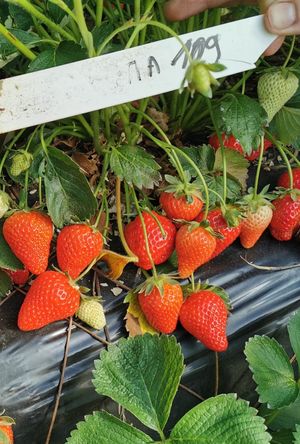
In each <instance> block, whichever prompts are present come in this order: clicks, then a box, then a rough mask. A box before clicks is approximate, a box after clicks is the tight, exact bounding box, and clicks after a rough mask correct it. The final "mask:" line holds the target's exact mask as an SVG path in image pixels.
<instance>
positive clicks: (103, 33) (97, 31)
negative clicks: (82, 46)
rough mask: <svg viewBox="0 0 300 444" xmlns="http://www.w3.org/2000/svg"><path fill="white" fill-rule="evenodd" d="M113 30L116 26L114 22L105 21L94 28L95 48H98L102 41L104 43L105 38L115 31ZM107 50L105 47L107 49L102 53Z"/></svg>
mask: <svg viewBox="0 0 300 444" xmlns="http://www.w3.org/2000/svg"><path fill="white" fill-rule="evenodd" d="M113 30H114V27H113V25H112V23H109V22H104V23H102V24H101V25H100V26H99V27H96V28H94V29H93V30H92V36H93V42H94V46H95V48H98V47H99V46H100V45H101V43H103V42H104V40H105V39H106V38H107V37H108V36H109V35H110V34H111V33H112V32H113ZM108 46H109V45H108ZM105 52H107V48H105V51H104V52H103V53H102V54H105ZM108 52H109V51H108Z"/></svg>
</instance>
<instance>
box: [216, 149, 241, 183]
mask: <svg viewBox="0 0 300 444" xmlns="http://www.w3.org/2000/svg"><path fill="white" fill-rule="evenodd" d="M224 153H225V158H226V170H227V174H229V175H230V176H232V177H233V178H234V179H237V180H238V181H239V183H240V185H241V187H242V189H243V190H245V189H246V187H247V178H248V166H249V162H248V160H247V159H245V157H243V156H242V155H241V154H240V153H239V152H237V151H234V150H231V149H230V148H224ZM214 170H216V171H223V159H222V150H220V149H219V150H217V152H216V160H215V165H214Z"/></svg>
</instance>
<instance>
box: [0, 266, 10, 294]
mask: <svg viewBox="0 0 300 444" xmlns="http://www.w3.org/2000/svg"><path fill="white" fill-rule="evenodd" d="M11 289H12V280H11V278H10V277H9V276H8V274H7V273H5V271H2V270H0V298H1V297H3V296H6V295H7V293H8V292H9V291H10V290H11Z"/></svg>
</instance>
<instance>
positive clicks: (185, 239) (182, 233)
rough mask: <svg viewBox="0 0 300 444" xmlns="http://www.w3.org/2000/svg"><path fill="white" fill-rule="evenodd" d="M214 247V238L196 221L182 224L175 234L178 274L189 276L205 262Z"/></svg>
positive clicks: (183, 276)
mask: <svg viewBox="0 0 300 444" xmlns="http://www.w3.org/2000/svg"><path fill="white" fill-rule="evenodd" d="M215 248H216V239H215V237H214V236H213V235H212V234H210V233H209V231H208V230H207V229H206V228H203V227H201V226H200V225H199V224H198V223H195V222H192V223H190V224H186V225H182V226H181V227H180V228H179V230H178V232H177V235H176V241H175V249H176V252H177V256H178V272H179V276H180V277H181V278H182V279H184V278H187V277H189V276H190V275H191V274H192V273H193V272H194V271H195V270H196V269H197V268H198V267H200V265H203V264H204V263H205V262H207V261H208V260H209V259H210V258H211V255H212V254H213V252H214V250H215Z"/></svg>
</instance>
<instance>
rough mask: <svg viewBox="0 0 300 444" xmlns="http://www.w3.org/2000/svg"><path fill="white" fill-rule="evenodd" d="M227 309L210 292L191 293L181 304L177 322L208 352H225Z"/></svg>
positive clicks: (216, 296) (220, 299)
mask: <svg viewBox="0 0 300 444" xmlns="http://www.w3.org/2000/svg"><path fill="white" fill-rule="evenodd" d="M227 317H228V309H227V307H226V304H225V302H224V301H223V299H222V298H221V297H220V296H219V295H218V294H216V293H215V292H213V291H211V290H199V291H196V292H194V293H192V294H191V295H190V296H189V297H188V298H187V299H186V300H185V301H184V303H183V305H182V307H181V310H180V315H179V320H180V322H181V324H182V326H183V328H185V330H187V331H188V332H189V333H190V334H191V335H193V336H195V338H197V339H198V340H199V341H201V342H202V344H204V345H205V346H206V347H207V348H209V349H210V350H214V351H217V352H222V351H225V350H227V347H228V341H227V337H226V323H227Z"/></svg>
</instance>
